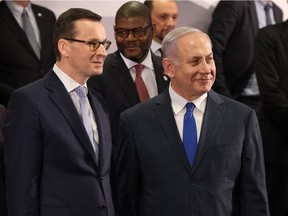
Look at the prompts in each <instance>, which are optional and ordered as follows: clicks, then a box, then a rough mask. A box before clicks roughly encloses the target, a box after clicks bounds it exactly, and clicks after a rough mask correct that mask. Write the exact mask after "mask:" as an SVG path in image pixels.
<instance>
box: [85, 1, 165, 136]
mask: <svg viewBox="0 0 288 216" xmlns="http://www.w3.org/2000/svg"><path fill="white" fill-rule="evenodd" d="M114 34H115V40H116V43H117V47H118V50H117V51H116V52H114V53H111V54H109V55H108V56H107V58H106V59H105V64H104V69H103V74H102V75H101V76H96V77H92V78H91V79H90V80H89V81H88V85H90V86H91V87H92V88H93V89H95V90H97V91H99V92H100V93H101V94H102V95H103V96H104V98H105V99H106V101H107V104H108V109H109V114H110V120H111V127H112V134H113V139H116V136H117V135H116V134H117V130H118V119H119V115H120V113H121V112H123V111H124V110H126V109H128V108H130V107H132V106H134V105H135V104H138V103H140V102H141V101H140V97H139V95H138V92H137V88H136V85H135V67H134V66H135V65H137V64H140V63H141V64H143V65H144V66H145V68H144V71H143V72H142V77H143V80H144V83H145V84H146V87H147V90H148V93H149V97H150V98H151V97H154V96H156V95H157V94H158V93H160V92H162V91H163V90H164V89H166V88H167V86H168V83H169V82H168V78H167V77H166V76H164V74H163V72H164V70H163V67H162V62H161V60H162V59H161V58H160V57H158V56H155V55H154V54H153V53H151V52H150V51H149V49H150V45H151V41H152V36H153V28H152V24H151V17H150V11H149V9H148V8H147V7H146V6H145V5H144V4H142V3H140V2H137V1H130V2H127V3H125V4H123V5H122V6H121V7H120V8H119V9H118V11H117V13H116V17H115V26H114ZM140 34H141V35H140Z"/></svg>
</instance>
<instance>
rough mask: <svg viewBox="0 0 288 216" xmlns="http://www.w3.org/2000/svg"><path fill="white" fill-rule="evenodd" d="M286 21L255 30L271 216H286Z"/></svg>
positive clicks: (287, 99)
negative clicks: (256, 32)
mask: <svg viewBox="0 0 288 216" xmlns="http://www.w3.org/2000/svg"><path fill="white" fill-rule="evenodd" d="M287 38H288V21H286V22H283V23H279V24H276V25H273V26H268V27H266V28H263V29H261V30H259V32H258V34H257V37H256V42H255V43H256V47H255V69H256V75H257V79H258V83H259V89H260V93H261V97H262V101H263V104H262V107H261V108H262V109H261V111H262V112H261V114H262V115H260V117H259V122H260V128H261V132H262V137H263V146H264V156H265V163H266V175H267V190H268V198H269V205H270V214H271V216H287V215H288V205H287V203H288V157H287V155H288V145H287V131H288V86H287V83H288V71H287V68H288V61H287V59H288V40H287Z"/></svg>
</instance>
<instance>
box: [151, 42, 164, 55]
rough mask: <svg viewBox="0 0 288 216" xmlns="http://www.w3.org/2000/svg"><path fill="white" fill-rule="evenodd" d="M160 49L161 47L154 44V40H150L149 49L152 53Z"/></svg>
mask: <svg viewBox="0 0 288 216" xmlns="http://www.w3.org/2000/svg"><path fill="white" fill-rule="evenodd" d="M160 48H162V45H161V44H159V43H158V42H156V41H155V40H152V43H151V47H150V49H151V50H152V52H153V53H155V52H156V51H157V50H159V49H160Z"/></svg>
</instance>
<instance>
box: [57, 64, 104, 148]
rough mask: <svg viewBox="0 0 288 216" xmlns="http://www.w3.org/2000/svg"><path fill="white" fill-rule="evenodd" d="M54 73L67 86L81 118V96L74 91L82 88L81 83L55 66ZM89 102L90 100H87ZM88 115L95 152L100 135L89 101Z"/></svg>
mask: <svg viewBox="0 0 288 216" xmlns="http://www.w3.org/2000/svg"><path fill="white" fill-rule="evenodd" d="M53 71H54V72H55V74H56V75H57V76H58V78H59V79H60V80H61V82H62V83H63V85H64V86H65V88H66V90H67V92H68V93H69V95H70V97H71V99H72V101H73V103H74V105H75V107H76V109H77V111H78V113H79V116H80V115H81V108H80V100H79V96H78V95H77V93H76V92H75V91H74V89H75V88H77V87H78V86H80V84H79V83H77V82H76V81H75V80H73V79H72V78H71V77H70V76H68V75H67V74H66V73H64V72H63V71H62V70H61V69H60V68H59V67H57V65H56V64H55V65H54V67H53ZM84 87H86V88H87V84H86V83H85V85H84ZM86 99H87V100H88V98H86ZM87 104H88V114H89V118H90V121H91V124H92V130H93V138H94V139H93V141H94V143H93V148H94V150H95V147H94V146H95V145H97V144H98V143H99V135H98V129H97V124H96V120H95V116H94V113H93V110H92V108H91V105H90V102H89V100H88V103H87Z"/></svg>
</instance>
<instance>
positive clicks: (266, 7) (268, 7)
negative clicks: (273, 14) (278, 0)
mask: <svg viewBox="0 0 288 216" xmlns="http://www.w3.org/2000/svg"><path fill="white" fill-rule="evenodd" d="M271 8H272V5H271V4H269V3H267V4H266V5H265V6H264V9H265V11H269V10H270V9H271Z"/></svg>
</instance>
